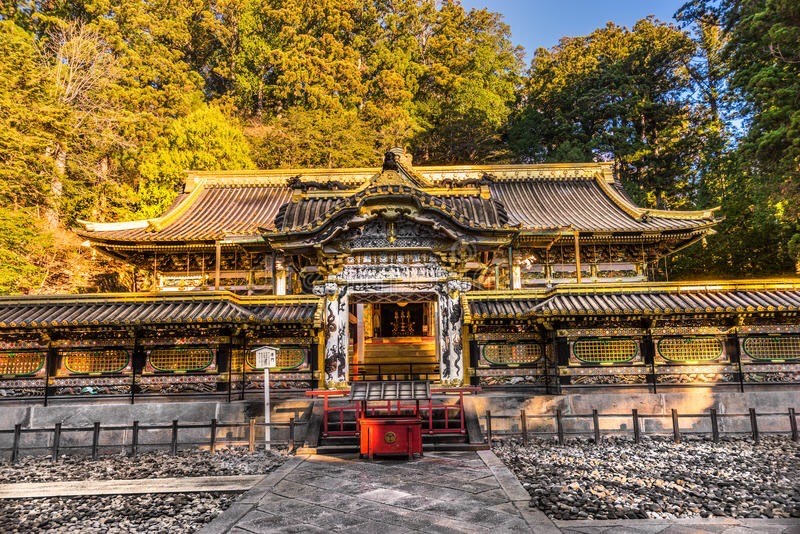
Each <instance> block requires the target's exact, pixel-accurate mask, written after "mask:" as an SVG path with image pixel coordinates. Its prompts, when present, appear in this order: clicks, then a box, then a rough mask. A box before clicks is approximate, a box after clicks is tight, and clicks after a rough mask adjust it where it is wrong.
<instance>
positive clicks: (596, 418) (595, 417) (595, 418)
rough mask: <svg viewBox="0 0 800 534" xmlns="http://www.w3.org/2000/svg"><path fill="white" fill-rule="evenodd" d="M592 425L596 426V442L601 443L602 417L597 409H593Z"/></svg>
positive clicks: (596, 443)
mask: <svg viewBox="0 0 800 534" xmlns="http://www.w3.org/2000/svg"><path fill="white" fill-rule="evenodd" d="M592 427H593V428H594V444H595V445H599V444H600V417H599V416H598V415H597V410H592Z"/></svg>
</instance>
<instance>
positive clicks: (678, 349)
mask: <svg viewBox="0 0 800 534" xmlns="http://www.w3.org/2000/svg"><path fill="white" fill-rule="evenodd" d="M658 353H659V354H660V355H661V356H662V357H663V358H664V359H665V360H669V361H671V362H688V361H698V362H708V361H713V360H718V359H719V358H720V356H722V340H720V339H717V338H715V337H712V336H701V337H665V338H663V339H660V340H659V341H658Z"/></svg>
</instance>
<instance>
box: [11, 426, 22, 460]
mask: <svg viewBox="0 0 800 534" xmlns="http://www.w3.org/2000/svg"><path fill="white" fill-rule="evenodd" d="M21 434H22V425H21V424H19V423H17V424H16V425H14V443H13V445H12V446H11V463H12V464H15V463H17V459H18V458H19V438H20V435H21Z"/></svg>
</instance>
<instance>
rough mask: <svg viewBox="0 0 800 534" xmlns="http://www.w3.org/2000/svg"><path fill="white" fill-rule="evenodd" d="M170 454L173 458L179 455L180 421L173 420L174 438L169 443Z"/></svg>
mask: <svg viewBox="0 0 800 534" xmlns="http://www.w3.org/2000/svg"><path fill="white" fill-rule="evenodd" d="M169 452H170V454H172V456H176V455H177V454H178V420H177V419H173V420H172V437H171V439H170V442H169Z"/></svg>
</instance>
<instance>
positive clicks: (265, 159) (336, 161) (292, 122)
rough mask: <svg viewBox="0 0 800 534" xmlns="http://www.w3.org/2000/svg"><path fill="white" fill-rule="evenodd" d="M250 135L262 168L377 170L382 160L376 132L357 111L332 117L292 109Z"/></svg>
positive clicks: (252, 131) (253, 129)
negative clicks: (369, 168) (376, 167)
mask: <svg viewBox="0 0 800 534" xmlns="http://www.w3.org/2000/svg"><path fill="white" fill-rule="evenodd" d="M248 134H249V135H251V136H252V138H253V143H254V152H255V153H256V154H258V155H257V159H256V163H257V164H258V166H259V167H262V168H279V167H284V168H286V167H292V168H297V167H328V168H337V167H346V166H375V164H376V162H378V161H380V157H381V152H380V150H379V149H378V147H377V146H376V144H375V143H374V141H373V138H374V135H375V132H374V131H372V130H371V129H370V127H369V125H368V124H366V123H365V122H364V121H362V120H361V119H360V118H359V117H358V114H357V113H356V112H355V111H354V110H353V111H342V112H340V113H337V114H333V115H331V114H328V113H326V112H324V111H322V110H305V109H303V108H290V109H288V110H287V111H286V112H285V113H283V114H282V115H281V116H279V117H276V118H275V119H273V120H272V121H270V122H269V123H268V124H264V125H258V126H253V127H251V128H250V129H249V131H248Z"/></svg>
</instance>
